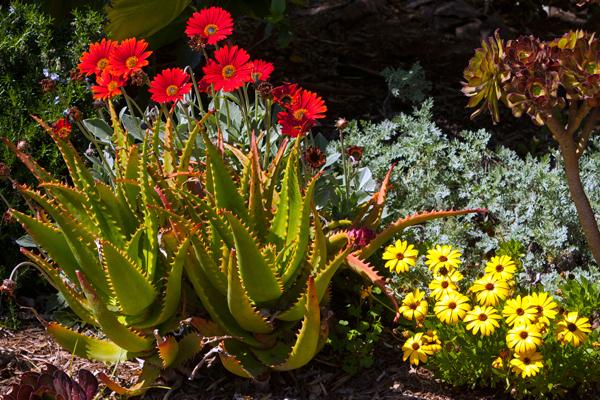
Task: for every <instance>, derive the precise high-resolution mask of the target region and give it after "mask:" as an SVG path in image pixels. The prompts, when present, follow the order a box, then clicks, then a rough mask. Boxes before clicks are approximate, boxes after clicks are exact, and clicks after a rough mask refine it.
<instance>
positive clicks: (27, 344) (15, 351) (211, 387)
mask: <svg viewBox="0 0 600 400" xmlns="http://www.w3.org/2000/svg"><path fill="white" fill-rule="evenodd" d="M388 341H389V342H390V343H387V342H388ZM394 341H395V340H394V339H393V338H392V337H391V336H390V337H388V338H386V339H384V340H383V342H382V343H380V346H379V347H378V348H377V350H376V354H375V360H376V361H375V364H374V365H373V367H371V368H369V369H367V370H364V371H362V372H361V373H359V374H357V375H354V376H352V375H348V374H346V373H344V372H343V371H342V370H341V369H340V367H339V366H338V365H336V364H333V363H331V362H330V361H329V360H327V361H325V360H323V359H322V358H319V357H317V358H316V359H315V360H314V361H313V362H312V363H310V364H309V365H308V366H307V367H304V368H301V369H299V370H297V371H293V372H288V373H276V374H273V375H272V376H271V379H270V381H269V382H268V384H263V385H260V386H258V385H256V384H254V383H253V382H251V381H249V380H247V379H242V378H235V377H233V376H232V375H231V374H229V373H228V372H227V371H225V370H223V369H222V367H221V366H220V365H219V364H218V363H215V365H214V366H212V367H210V368H205V369H204V370H202V373H201V374H199V375H198V376H197V378H196V379H195V380H194V381H188V380H187V378H186V377H185V376H184V375H183V374H181V375H173V376H171V377H170V378H171V379H170V382H160V383H162V384H163V385H167V386H170V387H172V388H173V389H172V390H167V389H160V390H158V389H154V390H151V391H150V392H148V393H147V395H146V396H145V397H144V399H147V400H160V399H171V400H190V399H198V400H200V399H210V400H226V399H236V400H237V399H240V400H241V399H244V400H252V399H260V400H267V399H270V400H271V399H272V400H274V399H307V400H316V399H354V400H370V399H381V400H383V399H395V400H401V399H402V400H404V399H406V400H409V399H411V400H419V399H422V400H449V399H465V400H475V399H479V400H483V399H498V398H503V397H502V396H501V397H498V395H492V394H489V393H486V392H484V391H478V392H472V391H469V390H457V389H454V388H451V387H448V386H446V385H443V384H440V383H439V382H436V381H435V380H434V379H433V378H432V376H431V373H430V372H429V371H427V370H426V369H424V368H416V369H415V368H412V367H410V366H408V365H407V364H406V363H404V362H402V360H401V357H402V352H401V350H400V349H399V346H398V343H397V342H396V343H394ZM45 363H51V364H54V365H56V366H58V367H61V368H63V369H64V370H65V371H69V372H72V373H76V371H77V370H78V369H80V368H86V369H88V370H90V371H91V372H93V373H98V372H100V371H103V372H105V373H106V374H108V375H110V376H117V377H119V381H120V383H121V384H123V385H124V386H127V385H131V384H133V383H135V378H136V374H137V373H139V372H140V365H139V364H138V363H136V362H126V363H123V364H120V365H118V366H117V367H116V368H114V367H108V366H105V365H103V364H101V363H95V362H90V361H87V360H84V359H81V358H78V357H72V356H71V354H69V353H68V352H66V351H64V350H62V349H61V348H60V347H59V346H58V345H57V344H56V343H55V342H54V341H53V340H52V338H51V337H49V336H48V335H47V334H46V332H45V330H44V329H43V328H42V327H41V326H40V325H39V324H31V325H29V326H27V327H26V328H24V329H21V330H19V331H17V332H10V331H7V330H0V395H2V394H6V393H7V392H8V391H9V388H10V385H11V384H12V383H15V382H17V381H18V378H19V376H20V375H21V374H22V373H23V372H25V371H29V370H34V371H39V370H41V369H42V367H43V365H44V364H45ZM186 372H187V373H189V371H186ZM102 398H112V397H111V395H110V394H108V392H107V394H106V395H105V396H103V397H102Z"/></svg>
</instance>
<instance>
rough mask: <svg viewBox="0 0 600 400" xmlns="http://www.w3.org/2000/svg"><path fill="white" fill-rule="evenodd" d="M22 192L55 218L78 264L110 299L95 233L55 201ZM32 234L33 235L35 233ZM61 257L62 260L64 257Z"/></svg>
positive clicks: (104, 296)
mask: <svg viewBox="0 0 600 400" xmlns="http://www.w3.org/2000/svg"><path fill="white" fill-rule="evenodd" d="M22 193H23V194H24V195H26V196H27V197H29V198H31V199H33V200H34V201H35V202H36V203H38V204H39V205H40V206H41V207H42V208H44V210H46V211H47V212H48V213H49V214H50V215H51V216H52V218H54V220H55V221H56V223H57V224H58V226H59V228H60V229H61V231H62V235H63V238H64V240H65V241H66V242H67V244H68V245H69V249H70V253H71V254H72V255H73V256H74V258H75V260H76V261H77V266H78V267H79V269H81V270H82V271H83V272H85V274H86V276H88V278H89V279H90V281H91V282H92V284H93V285H94V286H95V287H96V288H97V290H99V292H100V293H99V294H100V296H101V297H102V298H103V300H105V301H108V298H109V296H108V294H109V293H110V292H109V289H108V283H107V282H106V278H105V276H104V272H103V271H102V268H101V266H100V264H99V262H98V253H97V249H96V245H95V243H94V240H95V238H94V237H93V235H92V234H91V233H90V232H88V231H87V228H86V227H85V226H84V225H81V224H80V223H79V222H78V221H76V220H75V219H74V218H73V217H72V216H70V215H69V214H68V213H67V212H66V211H65V210H64V209H61V208H60V207H59V206H58V205H56V204H55V203H54V202H51V201H49V200H48V199H47V198H46V197H45V196H41V195H40V194H38V193H36V192H33V191H30V190H24V191H22ZM31 236H32V237H33V236H34V235H31ZM50 248H52V247H48V249H50ZM57 250H58V249H57ZM60 259H61V260H62V258H60ZM66 261H67V262H69V261H72V260H69V259H68V258H66ZM65 268H72V264H65ZM75 268H77V267H75ZM73 273H74V270H73ZM73 276H74V275H73ZM73 281H74V282H76V281H77V279H76V278H74V279H73Z"/></svg>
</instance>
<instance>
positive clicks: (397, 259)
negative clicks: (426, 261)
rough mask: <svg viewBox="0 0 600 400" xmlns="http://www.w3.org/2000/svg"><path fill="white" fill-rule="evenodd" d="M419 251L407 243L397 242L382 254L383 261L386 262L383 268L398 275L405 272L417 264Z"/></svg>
mask: <svg viewBox="0 0 600 400" xmlns="http://www.w3.org/2000/svg"><path fill="white" fill-rule="evenodd" d="M418 255H419V251H418V250H417V249H415V247H414V246H413V245H412V244H408V242H407V241H405V240H404V241H403V240H398V241H396V243H395V244H391V245H389V246H388V247H387V248H386V249H385V252H384V253H383V257H382V258H383V259H384V260H387V261H386V263H385V267H386V268H388V269H389V270H390V271H392V272H394V270H396V272H398V273H400V272H406V271H408V269H409V268H410V267H413V266H414V265H415V263H416V262H417V256H418Z"/></svg>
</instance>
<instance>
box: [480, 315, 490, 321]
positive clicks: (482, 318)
mask: <svg viewBox="0 0 600 400" xmlns="http://www.w3.org/2000/svg"><path fill="white" fill-rule="evenodd" d="M478 318H479V320H480V321H485V320H487V319H488V316H487V315H485V314H479V317H478Z"/></svg>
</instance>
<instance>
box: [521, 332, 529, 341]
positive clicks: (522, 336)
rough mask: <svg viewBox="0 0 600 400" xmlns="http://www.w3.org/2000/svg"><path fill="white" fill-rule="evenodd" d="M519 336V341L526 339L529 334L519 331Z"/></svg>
mask: <svg viewBox="0 0 600 400" xmlns="http://www.w3.org/2000/svg"><path fill="white" fill-rule="evenodd" d="M519 336H520V337H521V339H527V338H528V337H529V333H527V331H521V332H520V333H519Z"/></svg>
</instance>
